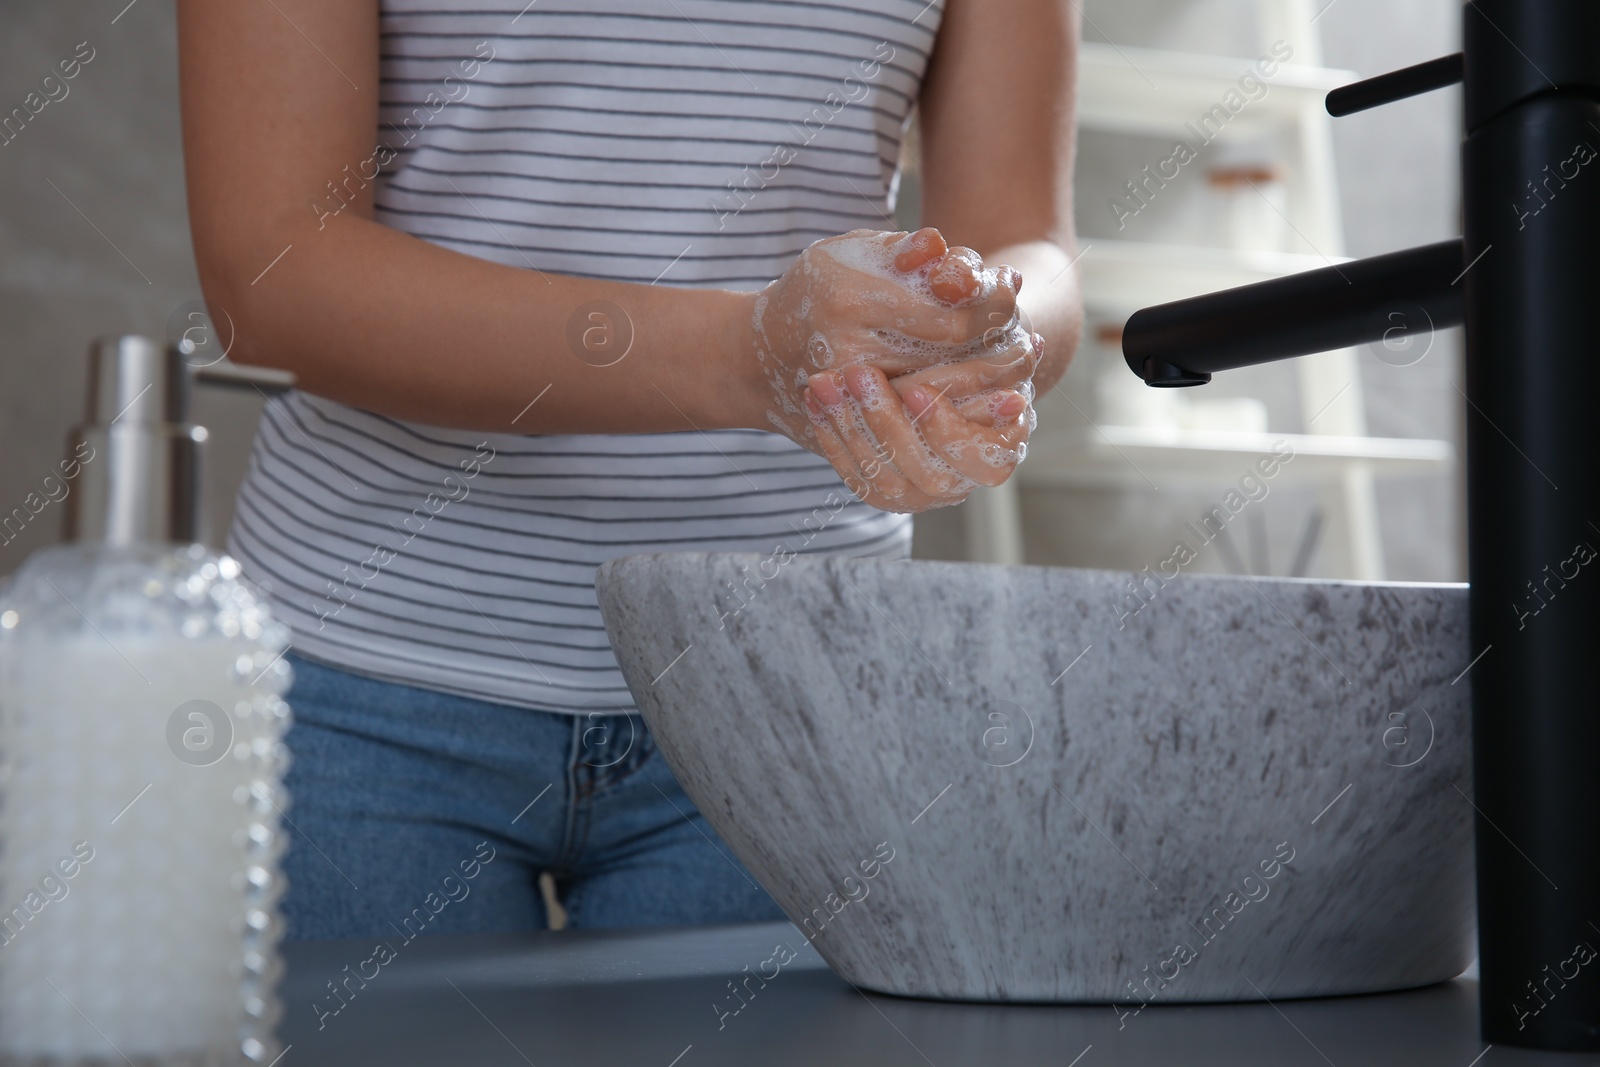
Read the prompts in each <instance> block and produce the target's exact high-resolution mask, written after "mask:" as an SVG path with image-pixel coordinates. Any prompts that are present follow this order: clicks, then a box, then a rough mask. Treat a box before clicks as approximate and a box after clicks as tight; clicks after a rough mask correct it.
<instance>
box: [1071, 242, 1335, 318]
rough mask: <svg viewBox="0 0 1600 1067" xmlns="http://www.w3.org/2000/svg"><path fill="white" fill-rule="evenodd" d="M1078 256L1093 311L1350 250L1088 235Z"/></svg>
mask: <svg viewBox="0 0 1600 1067" xmlns="http://www.w3.org/2000/svg"><path fill="white" fill-rule="evenodd" d="M1085 245H1086V246H1087V249H1088V250H1087V251H1085V252H1084V253H1083V256H1082V258H1081V259H1080V260H1079V261H1078V266H1079V269H1080V271H1081V273H1082V277H1083V299H1084V303H1085V304H1086V305H1087V306H1088V307H1089V309H1090V310H1091V311H1100V312H1105V313H1113V314H1116V315H1119V316H1120V315H1125V314H1131V313H1132V312H1134V311H1136V310H1138V309H1139V308H1141V307H1148V306H1149V305H1151V304H1164V303H1166V302H1168V301H1169V300H1182V299H1184V298H1185V297H1190V296H1199V295H1201V294H1203V293H1213V292H1216V291H1218V290H1220V289H1232V288H1234V287H1235V286H1240V285H1252V284H1254V283H1256V282H1264V281H1269V280H1271V279H1273V278H1281V277H1284V276H1285V275H1288V274H1298V273H1300V272H1301V271H1307V270H1316V269H1318V268H1320V267H1328V266H1334V265H1337V264H1340V263H1348V262H1349V261H1350V259H1349V257H1348V256H1333V257H1330V256H1318V255H1311V254H1302V253H1299V252H1250V251H1244V250H1241V249H1232V248H1211V247H1206V246H1201V245H1171V244H1158V243H1155V242H1151V241H1111V240H1094V241H1086V242H1085Z"/></svg>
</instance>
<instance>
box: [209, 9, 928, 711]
mask: <svg viewBox="0 0 1600 1067" xmlns="http://www.w3.org/2000/svg"><path fill="white" fill-rule="evenodd" d="M941 8H942V0H933V2H932V3H928V2H927V0H834V2H821V0H535V2H532V3H529V2H528V0H382V55H383V59H382V79H383V84H382V93H381V95H382V109H381V113H380V142H379V147H378V150H377V152H375V153H374V156H373V158H372V159H371V160H368V161H366V162H365V163H363V164H362V165H361V166H359V167H356V168H352V169H350V170H348V172H347V173H346V174H345V175H343V176H341V183H342V189H341V188H340V187H338V186H335V185H330V187H329V189H328V190H327V195H326V197H325V198H324V201H323V202H322V203H321V204H320V205H314V206H313V208H312V210H314V211H316V212H317V213H318V214H319V215H321V214H323V213H328V214H333V213H337V212H338V211H339V210H340V209H341V207H342V200H341V199H340V196H341V192H342V191H343V190H349V189H353V188H356V187H357V186H358V185H359V183H360V182H361V181H363V180H367V179H371V180H373V181H374V182H375V190H374V193H375V197H376V203H377V217H378V219H379V221H381V222H383V223H385V224H386V225H389V226H393V227H394V228H396V229H400V230H404V231H406V232H407V233H411V234H414V235H415V236H417V237H420V238H423V239H424V240H428V241H431V242H434V243H436V244H439V245H442V246H444V247H446V248H451V249H455V250H457V251H460V252H464V253H467V254H469V255H473V256H478V257H480V258H483V259H488V260H492V261H494V262H497V263H502V264H505V265H507V266H513V267H525V268H537V269H539V270H542V271H546V272H559V273H563V274H571V275H577V276H582V277H592V278H608V279H615V280H619V281H628V282H640V283H650V282H653V281H659V282H660V283H661V284H671V285H679V286H691V287H694V286H698V287H723V288H730V289H741V290H754V289H759V288H761V287H762V286H764V285H766V284H767V283H768V282H770V281H771V280H772V279H774V278H776V277H777V276H778V275H779V274H781V273H782V272H783V271H784V269H785V268H786V267H787V266H788V265H789V263H790V262H791V261H792V260H793V259H794V257H795V256H796V255H798V254H799V252H800V251H801V250H802V249H803V248H805V246H806V245H808V244H810V243H811V242H812V241H815V240H818V239H819V238H822V237H826V236H829V235H832V234H836V233H842V232H845V231H847V230H851V229H856V228H859V227H871V228H874V229H892V228H893V226H892V224H891V223H890V222H889V221H888V217H887V215H886V212H887V211H888V209H889V206H890V200H891V198H892V196H893V192H892V190H893V185H894V178H895V166H896V161H897V159H898V155H899V147H900V137H901V132H902V128H903V124H904V121H905V119H906V116H907V114H908V112H909V111H910V108H911V105H912V102H913V101H914V99H915V97H916V95H917V91H918V88H919V86H920V84H921V80H922V75H923V70H924V67H925V65H926V62H927V59H928V55H929V52H930V51H931V49H932V46H933V41H934V34H935V31H936V29H937V27H938V23H939V17H940V14H941ZM380 168H381V169H380ZM440 358H441V359H448V358H450V354H449V353H440ZM715 386H716V383H714V382H708V383H707V387H708V388H715ZM528 399H530V400H531V399H532V397H531V396H530V397H529V398H528ZM535 410H536V409H535ZM910 540H911V526H910V519H909V518H908V517H906V516H902V515H894V514H889V513H887V512H880V511H877V510H875V509H873V508H871V507H869V506H867V505H865V504H862V503H860V502H859V501H857V500H855V499H854V497H852V496H851V495H850V494H849V492H848V491H847V490H846V489H845V488H844V486H843V484H842V483H841V482H840V480H839V478H838V477H837V476H836V475H835V474H834V473H833V471H832V469H831V468H830V467H829V465H828V464H827V463H826V462H825V461H823V460H822V459H819V458H817V457H815V456H813V455H811V454H810V453H809V452H806V451H804V450H803V449H801V448H799V447H798V446H796V445H794V444H792V443H791V442H789V441H788V440H786V439H784V438H781V437H779V436H777V435H775V434H770V433H765V432H760V431H717V432H711V433H704V434H697V433H669V434H642V435H604V436H601V435H585V436H573V435H557V436H522V435H513V434H493V435H484V434H482V433H473V432H467V431H458V430H448V429H440V428H437V427H431V426H427V425H422V424H415V423H405V422H400V421H397V420H395V419H390V418H386V417H383V416H380V415H375V414H372V413H369V412H365V411H361V410H359V409H356V408H352V407H348V406H346V405H343V404H339V403H335V402H332V401H329V400H325V399H322V398H319V397H314V396H310V395H308V394H304V393H298V392H296V393H290V394H288V395H287V396H285V397H282V398H279V399H276V400H274V401H272V402H271V403H269V404H268V406H267V410H266V412H265V415H264V417H263V420H262V425H261V428H260V430H259V433H258V435H257V438H256V443H255V451H254V455H253V456H252V460H251V466H250V471H249V475H248V477H247V478H246V481H245V484H244V487H243V489H242V490H241V492H240V496H239V501H238V506H237V509H236V518H235V522H234V528H233V531H232V536H231V538H230V542H229V550H230V551H231V552H232V553H233V554H234V555H235V556H237V557H238V558H239V559H240V560H241V561H242V562H243V563H244V566H245V569H246V573H247V574H248V575H250V576H251V577H252V578H254V579H255V580H256V581H258V582H260V583H261V584H263V585H264V586H266V587H267V588H268V589H270V590H271V592H272V596H273V602H274V605H275V607H276V610H277V612H278V614H279V616H280V617H281V618H282V619H283V620H284V621H285V622H287V623H288V624H289V626H290V627H291V628H292V629H293V631H294V645H295V648H296V651H298V652H300V653H302V654H304V655H307V656H310V657H312V658H315V659H319V660H322V661H325V662H328V663H331V664H334V665H336V666H340V667H343V668H345V669H347V670H351V671H354V672H356V673H360V674H364V675H369V676H372V677H377V678H381V679H385V680H389V681H395V682H400V683H404V684H408V685H415V686H420V687H423V688H429V689H436V690H442V691H445V692H450V693H457V694H462V695H466V696H472V697H478V698H481V699H485V700H493V701H497V702H500V703H506V704H513V705H518V706H523V707H530V708H538V709H544V710H550V711H558V712H568V713H578V714H581V713H586V712H589V711H597V710H598V711H617V710H628V709H631V708H632V706H633V701H632V698H631V697H630V696H629V694H628V690H627V687H626V685H625V684H624V682H623V679H622V675H621V673H620V672H619V670H618V668H617V663H616V659H615V657H614V656H613V654H612V652H611V648H610V646H609V643H608V642H607V639H606V634H605V629H604V627H603V625H602V623H601V619H600V614H599V610H598V608H597V607H596V603H595V595H594V572H595V568H596V567H597V566H598V565H599V564H601V563H602V562H604V561H606V560H608V559H612V558H614V557H617V556H624V555H629V554H634V553H641V552H661V551H693V550H739V551H752V552H762V553H772V552H774V551H777V550H778V549H779V546H786V547H787V548H788V549H789V550H790V551H795V552H829V553H841V554H847V555H855V556H904V555H906V554H907V553H908V552H909V549H910ZM708 595H709V593H708Z"/></svg>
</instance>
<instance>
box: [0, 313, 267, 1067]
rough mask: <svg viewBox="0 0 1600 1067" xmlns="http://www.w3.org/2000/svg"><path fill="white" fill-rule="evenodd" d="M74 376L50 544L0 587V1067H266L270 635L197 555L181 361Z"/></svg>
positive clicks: (225, 577)
mask: <svg viewBox="0 0 1600 1067" xmlns="http://www.w3.org/2000/svg"><path fill="white" fill-rule="evenodd" d="M90 363H91V366H90V386H89V405H88V406H89V411H88V416H87V421H86V423H85V424H84V425H83V426H80V427H78V428H76V429H75V430H74V431H73V433H72V436H71V437H70V438H69V441H68V458H67V459H66V460H65V461H63V463H62V464H61V465H60V468H59V472H60V473H59V476H57V474H56V473H55V472H54V471H52V473H51V476H50V477H49V478H47V479H46V481H45V484H44V490H45V495H46V496H47V497H48V498H49V500H51V501H57V502H59V503H60V504H61V505H63V506H64V509H65V511H66V512H67V516H68V538H67V542H66V543H65V544H63V545H60V546H57V547H53V548H47V549H44V550H42V551H40V552H37V553H35V554H34V555H33V556H31V557H29V558H28V559H27V560H26V561H25V562H24V564H23V565H22V567H21V569H20V570H19V571H18V572H17V573H16V574H15V576H14V577H13V579H12V580H11V581H10V582H9V583H8V584H7V585H6V586H5V587H4V588H3V589H0V1063H4V1064H7V1065H18V1067H21V1065H27V1067H43V1065H46V1064H48V1065H50V1067H65V1065H69V1064H73V1065H76V1064H83V1065H89V1064H96V1065H99V1064H119V1065H126V1064H134V1065H138V1067H144V1065H146V1064H149V1065H155V1064H160V1065H162V1067H191V1065H192V1067H224V1065H226V1067H233V1065H244V1064H251V1063H261V1064H270V1063H271V1062H272V1061H274V1060H275V1059H276V1058H277V1057H278V1055H279V1054H280V1052H281V1048H280V1046H279V1044H278V1041H277V1039H276V1037H275V1036H274V1029H275V1026H276V1023H277V1021H278V1018H279V1015H280V1014H281V1008H280V1005H279V1002H278V999H277V996H276V992H275V988H276V984H277V981H278V978H279V976H280V973H281V971H282V963H281V961H280V959H279V956H278V950H277V944H278V941H279V940H280V939H281V936H282V920H281V919H280V918H279V915H278V908H277V904H278V900H279V898H280V897H281V896H282V893H283V888H284V886H283V879H282V875H281V874H280V873H279V863H278V861H279V857H280V856H281V854H282V852H283V849H284V847H285V839H284V835H283V831H282V829H281V824H280V820H281V818H282V813H283V810H284V809H285V808H286V807H287V805H288V799H287V797H286V795H285V793H284V789H283V784H282V780H283V774H284V771H285V770H286V769H287V766H288V752H287V749H286V748H285V746H284V744H283V735H284V732H285V730H286V729H287V728H288V725H289V708H288V705H287V704H285V702H284V700H283V694H284V692H285V690H286V689H287V688H288V685H289V680H290V676H289V668H288V665H287V664H285V663H284V662H283V660H282V656H283V653H284V651H285V650H286V649H287V647H288V637H287V633H286V631H285V629H284V628H283V627H282V626H281V625H280V624H278V623H275V622H274V621H273V620H272V618H271V617H270V615H269V613H268V611H267V608H266V606H265V605H264V603H263V602H262V600H261V599H260V598H259V597H258V596H257V595H256V594H255V593H253V592H252V591H251V590H250V589H249V588H248V587H247V586H246V585H245V584H244V583H243V582H242V581H241V579H240V574H239V564H238V563H237V562H236V561H234V560H232V559H230V558H228V557H227V556H222V555H218V554H216V553H214V552H211V551H209V550H208V549H206V548H204V547H202V546H201V545H200V544H198V543H196V542H197V540H198V523H199V507H198V499H197V498H198V492H197V488H196V487H197V482H198V460H199V453H200V446H201V445H202V443H203V442H204V440H205V431H204V430H203V429H202V428H200V427H197V426H191V425H189V424H188V422H187V411H188V395H189V391H190V388H191V372H190V369H189V368H188V367H187V366H185V365H184V362H183V360H182V357H181V354H180V353H179V352H178V351H177V350H176V349H173V348H168V347H165V346H163V345H160V344H158V343H157V342H155V341H152V340H149V339H147V338H143V337H118V338H110V339H105V340H102V341H100V342H97V343H96V344H95V346H94V347H93V348H92V350H91V352H90ZM28 506H29V509H30V511H31V510H32V505H31V503H30V504H29V505H28Z"/></svg>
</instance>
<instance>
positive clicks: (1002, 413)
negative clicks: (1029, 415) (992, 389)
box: [994, 393, 1028, 419]
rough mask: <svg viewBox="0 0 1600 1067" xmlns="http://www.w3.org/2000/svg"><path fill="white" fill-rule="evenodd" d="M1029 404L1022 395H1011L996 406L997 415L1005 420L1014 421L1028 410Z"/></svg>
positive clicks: (1003, 398)
mask: <svg viewBox="0 0 1600 1067" xmlns="http://www.w3.org/2000/svg"><path fill="white" fill-rule="evenodd" d="M1027 406H1028V402H1027V401H1026V400H1024V399H1023V398H1022V395H1021V394H1020V393H1009V394H1007V395H1006V396H1004V397H1002V398H1001V399H1000V401H999V402H998V403H996V404H995V406H994V411H995V414H996V415H998V416H999V417H1000V418H1003V419H1014V418H1016V417H1017V416H1018V415H1021V414H1022V412H1023V411H1024V410H1025V409H1026V408H1027Z"/></svg>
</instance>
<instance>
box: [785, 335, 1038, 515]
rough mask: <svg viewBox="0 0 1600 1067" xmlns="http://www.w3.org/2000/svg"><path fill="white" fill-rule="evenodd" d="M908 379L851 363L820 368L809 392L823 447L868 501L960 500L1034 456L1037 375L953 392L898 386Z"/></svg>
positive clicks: (913, 506)
mask: <svg viewBox="0 0 1600 1067" xmlns="http://www.w3.org/2000/svg"><path fill="white" fill-rule="evenodd" d="M902 380H904V379H894V380H891V379H889V378H886V377H885V376H884V374H883V372H882V371H879V370H877V369H875V368H873V367H866V366H851V367H846V368H845V369H844V370H843V371H828V372H824V373H821V374H817V375H814V376H813V377H812V379H811V388H810V389H808V390H807V391H806V396H805V403H806V410H807V414H808V416H809V417H810V419H811V422H812V425H813V427H814V428H815V430H816V437H817V441H818V444H819V445H820V449H821V453H822V455H824V456H825V457H827V459H828V461H829V462H830V463H832V464H833V467H834V469H835V470H836V471H838V472H839V474H840V476H841V477H842V478H843V479H844V482H845V485H846V486H848V487H849V489H850V491H851V492H853V493H855V494H856V495H857V496H858V497H860V498H861V499H862V500H864V501H866V502H867V503H869V504H871V505H872V506H874V507H877V508H881V509H883V510H884V511H900V512H918V511H928V510H930V509H932V508H938V507H947V506H949V505H951V504H959V503H961V502H962V501H963V500H965V499H966V498H967V495H968V494H969V493H971V492H972V490H974V489H976V488H977V487H978V486H980V485H999V484H1000V483H1001V482H1003V481H1005V480H1006V479H1007V478H1008V477H1010V476H1011V473H1012V471H1014V470H1015V469H1016V466H1017V464H1018V463H1020V462H1022V460H1023V458H1024V457H1025V456H1026V455H1027V452H1028V435H1029V433H1030V432H1031V431H1032V430H1033V428H1034V425H1035V423H1036V417H1035V415H1034V412H1033V403H1032V402H1033V383H1032V382H1031V381H1024V382H1023V383H1021V385H1020V386H1019V387H1018V388H1016V389H994V390H989V391H987V392H983V393H979V394H977V395H975V396H972V397H968V398H966V399H964V400H960V401H952V400H951V399H950V398H949V397H948V396H945V395H943V394H941V393H940V392H938V391H937V390H935V389H934V388H933V387H931V386H928V385H911V386H906V387H905V388H904V390H903V391H897V389H896V386H897V385H898V383H899V382H900V381H902Z"/></svg>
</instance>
